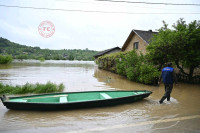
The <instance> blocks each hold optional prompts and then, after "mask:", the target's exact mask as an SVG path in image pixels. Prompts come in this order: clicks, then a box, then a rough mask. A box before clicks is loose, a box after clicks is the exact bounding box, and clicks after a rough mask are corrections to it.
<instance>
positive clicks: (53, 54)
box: [0, 37, 98, 61]
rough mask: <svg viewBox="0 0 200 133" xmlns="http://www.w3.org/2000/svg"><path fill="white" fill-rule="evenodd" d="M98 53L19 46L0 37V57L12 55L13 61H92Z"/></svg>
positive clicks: (86, 50)
mask: <svg viewBox="0 0 200 133" xmlns="http://www.w3.org/2000/svg"><path fill="white" fill-rule="evenodd" d="M96 53H98V51H94V50H88V48H86V49H85V50H81V49H62V50H50V49H40V47H31V46H26V45H20V44H17V43H14V42H11V41H9V40H7V39H5V38H2V37H0V55H12V57H13V58H14V59H36V60H84V61H86V60H87V61H92V60H94V57H93V56H94V55H95V54H96Z"/></svg>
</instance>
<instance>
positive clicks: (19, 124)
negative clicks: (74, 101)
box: [0, 61, 200, 133]
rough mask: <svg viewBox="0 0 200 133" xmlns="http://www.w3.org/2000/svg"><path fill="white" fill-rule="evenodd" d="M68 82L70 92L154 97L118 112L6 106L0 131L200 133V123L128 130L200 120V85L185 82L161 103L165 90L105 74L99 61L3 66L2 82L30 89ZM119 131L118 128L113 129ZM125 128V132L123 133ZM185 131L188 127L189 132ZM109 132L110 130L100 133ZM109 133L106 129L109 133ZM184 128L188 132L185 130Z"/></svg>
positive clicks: (0, 108)
mask: <svg viewBox="0 0 200 133" xmlns="http://www.w3.org/2000/svg"><path fill="white" fill-rule="evenodd" d="M47 81H53V82H55V83H61V82H63V83H64V84H65V86H66V88H65V91H89V90H114V89H116V90H132V89H134V90H150V91H152V92H153V94H151V95H150V96H149V97H148V98H146V99H144V100H142V101H139V102H136V103H131V104H124V105H119V106H114V107H105V108H93V109H79V110H67V111H49V112H40V111H14V110H7V109H6V108H5V107H4V106H3V105H2V104H0V132H19V133H21V132H49V133H50V132H69V131H85V130H86V129H96V130H97V131H95V132H108V133H110V132H113V133H114V132H134V131H135V132H157V133H162V132H169V131H170V132H178V131H181V132H198V131H200V127H199V125H198V123H199V122H200V120H199V119H192V120H188V121H173V122H168V123H157V124H152V125H151V124H147V125H140V126H135V127H127V128H123V124H125V125H127V124H133V123H139V122H148V121H154V120H165V119H173V118H176V117H182V116H191V115H200V106H199V105H200V102H199V96H200V86H199V85H192V84H183V83H180V84H179V85H178V86H175V87H174V89H173V92H172V99H171V101H170V102H167V101H165V102H164V104H162V105H160V104H158V100H159V99H160V98H161V97H162V95H163V94H164V86H163V85H161V86H160V87H155V86H148V85H143V84H139V83H135V82H131V81H128V80H126V79H125V78H124V77H122V76H119V75H117V74H113V73H111V72H107V71H104V70H99V69H98V68H97V67H96V66H95V64H94V63H93V62H78V61H75V62H73V61H72V62H70V61H45V62H42V63H40V62H38V61H23V62H20V61H15V62H14V63H12V64H10V65H8V66H4V67H3V66H0V82H3V83H9V84H25V83H26V82H30V83H35V82H40V83H43V82H44V83H45V82H47ZM111 126H115V127H117V128H116V129H109V127H111ZM119 127H120V128H119ZM183 127H184V128H183ZM102 128H105V130H103V131H102V130H99V131H98V129H102ZM107 128H108V129H109V130H106V129H107ZM180 129H182V130H180Z"/></svg>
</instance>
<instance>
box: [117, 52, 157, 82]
mask: <svg viewBox="0 0 200 133" xmlns="http://www.w3.org/2000/svg"><path fill="white" fill-rule="evenodd" d="M121 57H122V58H119V59H118V60H117V62H118V63H117V73H118V74H122V75H124V76H126V77H127V78H128V79H129V80H132V81H136V82H140V83H144V84H152V83H153V82H154V81H155V79H156V78H158V77H159V75H160V72H159V71H158V69H157V68H156V67H155V66H154V65H153V64H152V63H150V62H148V61H147V59H146V57H145V56H144V55H142V54H140V55H138V54H137V53H136V51H130V52H128V53H125V54H124V55H122V56H121Z"/></svg>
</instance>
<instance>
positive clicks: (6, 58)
mask: <svg viewBox="0 0 200 133" xmlns="http://www.w3.org/2000/svg"><path fill="white" fill-rule="evenodd" d="M12 59H13V58H12V56H11V55H0V64H7V63H10V62H12Z"/></svg>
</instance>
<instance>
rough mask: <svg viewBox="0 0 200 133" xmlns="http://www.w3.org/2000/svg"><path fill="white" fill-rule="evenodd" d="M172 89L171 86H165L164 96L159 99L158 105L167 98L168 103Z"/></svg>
mask: <svg viewBox="0 0 200 133" xmlns="http://www.w3.org/2000/svg"><path fill="white" fill-rule="evenodd" d="M172 89H173V84H165V94H164V96H163V97H162V98H161V100H160V103H163V101H164V100H165V99H166V98H167V101H170V94H171V92H172Z"/></svg>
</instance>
